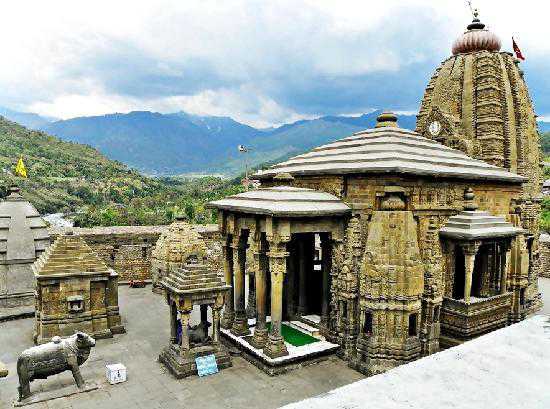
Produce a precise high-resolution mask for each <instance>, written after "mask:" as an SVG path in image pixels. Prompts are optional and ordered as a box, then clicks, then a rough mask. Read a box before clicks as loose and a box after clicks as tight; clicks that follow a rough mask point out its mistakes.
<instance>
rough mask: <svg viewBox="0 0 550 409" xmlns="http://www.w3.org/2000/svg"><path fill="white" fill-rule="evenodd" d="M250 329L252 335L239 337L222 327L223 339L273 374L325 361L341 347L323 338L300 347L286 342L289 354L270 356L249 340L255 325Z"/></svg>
mask: <svg viewBox="0 0 550 409" xmlns="http://www.w3.org/2000/svg"><path fill="white" fill-rule="evenodd" d="M268 321H269V320H268ZM283 324H286V325H290V323H288V322H283ZM294 328H295V329H298V328H296V327H294ZM250 329H251V331H252V334H251V335H248V336H245V337H238V336H236V335H234V334H232V333H231V332H230V331H229V330H227V329H223V328H222V329H221V334H222V339H223V341H224V342H225V343H226V344H227V345H229V346H232V347H237V348H238V349H239V350H240V351H241V353H242V356H243V358H244V359H246V360H247V361H248V362H250V363H251V364H253V365H255V366H256V367H258V368H260V369H261V370H262V371H264V372H265V373H267V374H268V375H272V376H273V375H278V374H282V373H285V372H288V371H291V370H293V369H297V368H300V367H303V366H308V365H312V364H315V363H318V362H320V361H323V360H325V359H327V358H328V357H329V356H331V355H333V354H335V353H336V352H337V351H338V349H339V348H340V346H339V345H338V344H333V343H331V342H328V341H326V340H324V339H322V338H321V339H319V341H318V342H315V343H312V344H308V345H303V346H299V347H297V346H294V345H292V344H289V343H288V342H285V345H286V348H287V351H288V353H289V354H288V355H286V356H282V357H278V358H270V357H268V356H267V355H265V354H264V353H263V350H261V349H257V348H254V347H253V346H252V345H250V344H249V342H248V340H249V339H251V338H252V335H253V334H254V327H252V328H250ZM304 333H305V332H304ZM307 335H309V334H307Z"/></svg>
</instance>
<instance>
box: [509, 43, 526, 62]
mask: <svg viewBox="0 0 550 409" xmlns="http://www.w3.org/2000/svg"><path fill="white" fill-rule="evenodd" d="M512 47H513V48H514V52H515V53H516V58H518V59H520V60H522V61H525V57H524V56H523V54H522V53H521V50H520V49H519V47H518V45H517V44H516V40H514V37H512Z"/></svg>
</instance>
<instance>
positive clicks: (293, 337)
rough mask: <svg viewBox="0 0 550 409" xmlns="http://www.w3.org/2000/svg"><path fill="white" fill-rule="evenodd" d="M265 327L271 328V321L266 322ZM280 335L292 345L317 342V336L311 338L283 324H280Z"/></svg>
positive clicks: (297, 345)
mask: <svg viewBox="0 0 550 409" xmlns="http://www.w3.org/2000/svg"><path fill="white" fill-rule="evenodd" d="M267 328H268V329H271V322H268V323H267ZM281 335H282V336H283V338H284V340H285V341H286V342H288V343H289V344H291V345H294V346H295V347H301V346H303V345H307V344H313V343H314V342H319V340H318V339H317V338H313V337H312V336H311V335H308V334H304V333H303V332H301V331H298V330H297V329H295V328H292V327H289V326H288V325H285V324H282V325H281Z"/></svg>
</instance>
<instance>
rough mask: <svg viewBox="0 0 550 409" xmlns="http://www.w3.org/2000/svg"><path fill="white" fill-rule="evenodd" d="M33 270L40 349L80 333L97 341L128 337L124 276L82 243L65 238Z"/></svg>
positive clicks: (73, 237) (36, 326)
mask: <svg viewBox="0 0 550 409" xmlns="http://www.w3.org/2000/svg"><path fill="white" fill-rule="evenodd" d="M33 269H34V275H35V278H36V294H35V303H36V322H35V330H34V341H35V343H37V344H41V343H44V342H48V341H49V340H50V339H51V338H52V337H53V336H56V335H59V336H69V335H72V334H74V333H75V332H76V331H82V332H86V333H88V334H90V335H91V336H93V337H94V338H109V337H112V336H113V334H120V333H124V332H125V330H124V327H123V326H122V323H121V317H120V313H119V308H118V275H117V273H115V271H114V270H112V269H110V268H109V267H107V266H106V265H105V263H104V262H103V261H102V260H101V259H100V258H99V257H98V256H97V254H95V253H94V252H93V251H92V249H91V248H90V247H89V246H88V245H87V244H86V243H85V242H84V240H83V239H82V238H81V237H79V236H74V235H72V234H70V233H69V234H67V235H64V236H60V237H59V238H58V239H57V240H56V241H55V242H54V243H53V244H52V245H51V246H50V247H49V249H48V250H47V251H46V252H45V253H44V254H43V255H42V256H41V257H40V258H39V259H38V260H37V261H36V263H35V264H34V266H33Z"/></svg>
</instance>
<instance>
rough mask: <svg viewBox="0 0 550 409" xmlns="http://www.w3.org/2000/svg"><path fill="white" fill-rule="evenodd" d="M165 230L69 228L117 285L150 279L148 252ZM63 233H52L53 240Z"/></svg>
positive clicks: (158, 227)
mask: <svg viewBox="0 0 550 409" xmlns="http://www.w3.org/2000/svg"><path fill="white" fill-rule="evenodd" d="M166 227H167V226H113V227H93V228H72V229H71V230H72V231H73V232H74V235H76V236H81V237H82V238H83V239H84V241H85V242H86V244H88V246H90V247H91V248H92V250H94V251H95V252H96V253H97V255H99V257H101V259H102V260H103V261H104V262H105V264H107V266H108V267H110V268H112V269H113V270H115V271H116V272H117V273H118V274H119V282H122V283H124V282H128V281H130V280H150V279H151V251H152V250H153V248H154V246H155V244H156V242H157V240H158V238H159V236H160V234H161V233H162V232H163V231H164V229H165V228H166ZM63 231H64V230H59V229H57V230H52V231H51V234H52V237H54V238H55V237H57V236H58V235H59V234H62V233H63Z"/></svg>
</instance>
